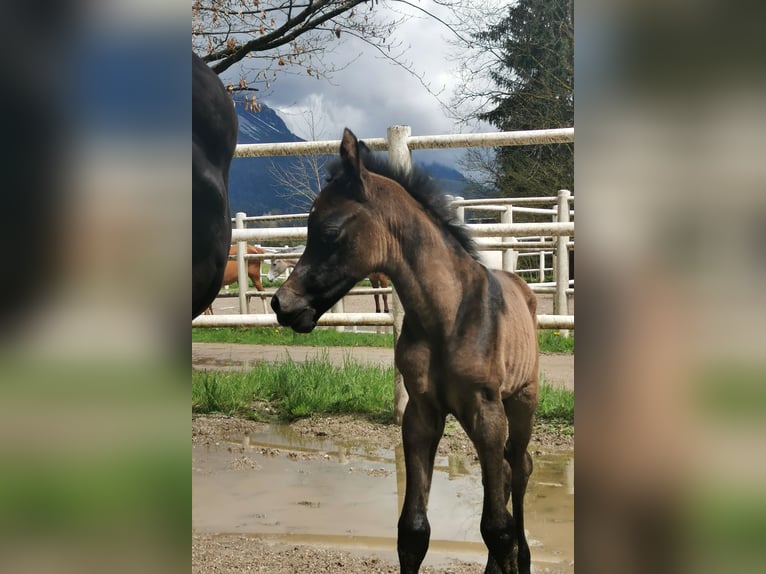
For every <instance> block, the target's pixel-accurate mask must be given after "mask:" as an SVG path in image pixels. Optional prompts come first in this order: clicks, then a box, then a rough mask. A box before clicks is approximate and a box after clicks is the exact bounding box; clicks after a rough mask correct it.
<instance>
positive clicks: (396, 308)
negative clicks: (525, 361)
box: [386, 126, 412, 426]
mask: <svg viewBox="0 0 766 574" xmlns="http://www.w3.org/2000/svg"><path fill="white" fill-rule="evenodd" d="M411 131H412V130H411V129H410V126H390V127H389V128H388V130H386V139H387V140H388V163H389V165H390V166H392V167H394V168H397V169H403V170H404V171H405V172H409V171H410V170H411V169H412V157H411V155H410V148H409V147H407V138H408V137H410V133H411ZM391 287H392V289H391V314H392V315H393V319H394V329H393V330H394V349H396V343H397V341H398V340H399V334H400V333H401V332H402V322H403V321H404V309H403V308H402V302H401V300H400V299H399V295H398V294H397V292H396V285H394V284H393V282H392V283H391ZM408 399H409V397H408V396H407V389H405V388H404V379H403V378H402V374H401V373H400V372H399V370H398V369H396V368H395V369H394V418H395V419H396V424H398V425H399V426H401V424H402V418H403V417H404V409H405V407H406V406H407V401H408Z"/></svg>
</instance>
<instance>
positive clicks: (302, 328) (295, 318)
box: [271, 287, 318, 333]
mask: <svg viewBox="0 0 766 574" xmlns="http://www.w3.org/2000/svg"><path fill="white" fill-rule="evenodd" d="M271 308H272V309H274V312H275V313H276V314H277V321H279V324H280V325H282V326H283V327H290V328H291V329H292V330H293V331H297V332H298V333H310V332H311V331H313V330H314V327H316V326H317V323H316V321H317V318H318V317H317V312H316V309H314V308H313V307H311V306H309V305H308V304H307V303H306V300H305V299H304V298H303V297H299V296H297V295H296V294H295V293H294V292H292V291H289V290H287V289H285V288H284V287H280V288H279V289H277V292H276V293H274V296H273V297H272V298H271Z"/></svg>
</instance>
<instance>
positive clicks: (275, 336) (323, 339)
mask: <svg viewBox="0 0 766 574" xmlns="http://www.w3.org/2000/svg"><path fill="white" fill-rule="evenodd" d="M192 341H193V342H195V343H245V344H248V345H296V346H303V347H388V348H392V347H393V346H394V337H393V335H387V334H376V333H348V332H338V331H336V330H335V329H314V331H312V332H311V333H306V334H302V333H295V332H294V331H292V330H291V329H283V328H280V327H250V328H238V327H233V328H221V329H192Z"/></svg>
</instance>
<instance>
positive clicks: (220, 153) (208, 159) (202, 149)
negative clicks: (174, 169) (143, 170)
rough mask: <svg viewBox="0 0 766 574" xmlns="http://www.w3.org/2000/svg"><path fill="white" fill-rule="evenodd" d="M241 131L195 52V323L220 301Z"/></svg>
mask: <svg viewBox="0 0 766 574" xmlns="http://www.w3.org/2000/svg"><path fill="white" fill-rule="evenodd" d="M237 129H238V128H237V114H236V113H235V111H234V105H233V102H232V100H231V98H230V97H229V95H228V94H227V93H226V89H225V88H224V87H223V84H222V83H221V80H219V79H218V76H217V75H216V74H215V73H214V72H213V71H212V70H211V69H210V68H209V67H208V66H207V65H206V64H205V63H204V62H203V61H202V60H200V59H199V58H198V57H197V56H196V55H195V54H193V53H192V319H193V318H194V317H196V316H197V315H199V314H200V313H202V312H203V311H204V310H205V309H206V308H207V307H208V306H209V305H210V304H211V303H212V302H213V299H215V297H216V295H217V294H218V290H219V289H220V288H221V282H222V279H223V273H224V269H225V267H226V261H227V256H228V252H229V245H230V244H231V219H230V217H231V216H230V215H229V190H228V186H229V166H230V165H231V160H232V157H233V156H234V149H235V147H236V145H237Z"/></svg>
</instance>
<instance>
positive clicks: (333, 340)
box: [192, 327, 574, 353]
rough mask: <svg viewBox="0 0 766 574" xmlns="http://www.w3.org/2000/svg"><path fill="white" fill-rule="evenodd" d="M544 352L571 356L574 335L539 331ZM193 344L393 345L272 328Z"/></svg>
mask: <svg viewBox="0 0 766 574" xmlns="http://www.w3.org/2000/svg"><path fill="white" fill-rule="evenodd" d="M537 338H538V341H539V343H540V351H541V352H543V353H574V335H571V336H570V337H569V338H564V337H562V336H561V335H560V333H559V332H558V331H538V335H537ZM192 341H193V342H195V343H244V344H248V345H296V346H304V347H388V348H392V347H393V346H394V337H393V335H390V334H376V333H349V332H338V331H336V330H335V329H315V330H314V331H312V332H311V333H308V334H300V333H295V332H293V331H292V330H290V329H283V328H274V327H250V328H239V327H232V328H220V329H192Z"/></svg>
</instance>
